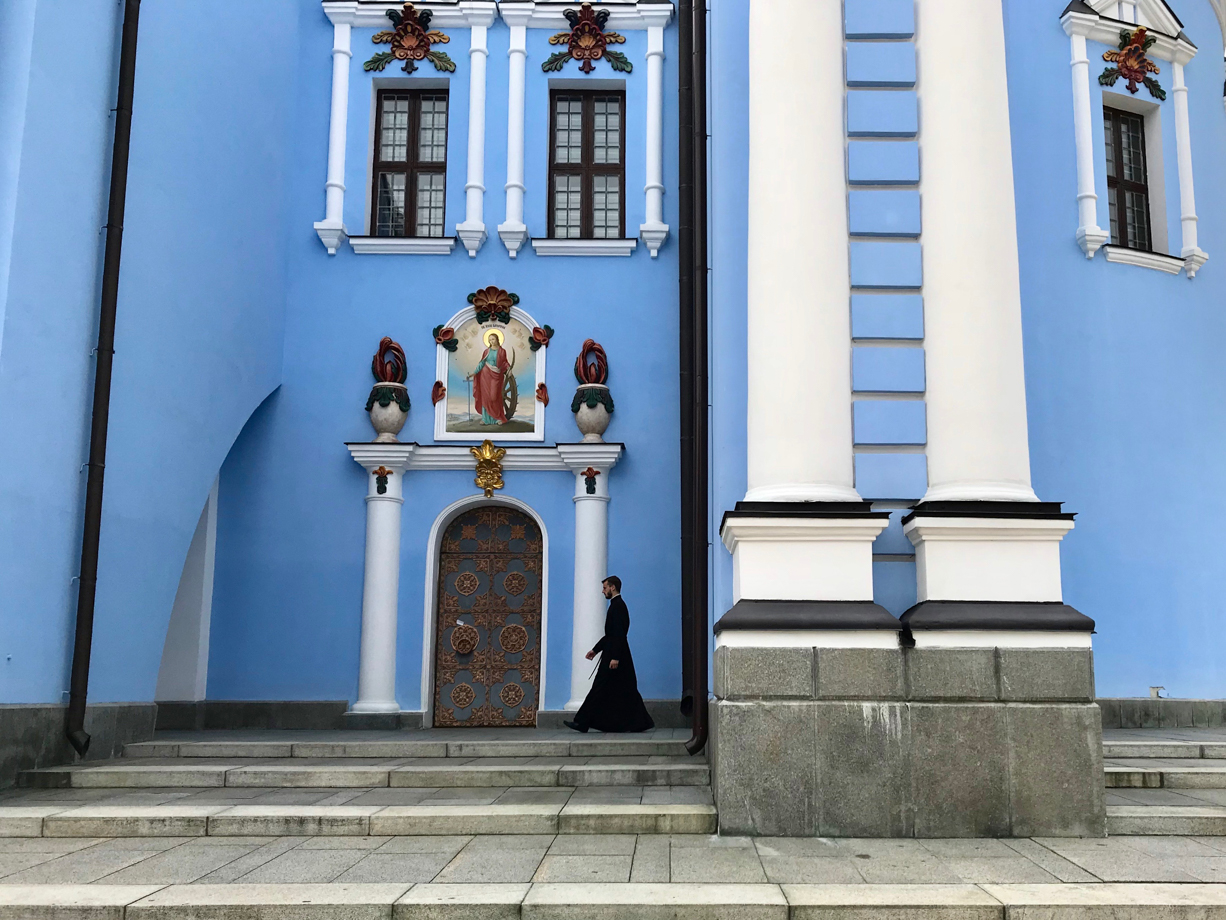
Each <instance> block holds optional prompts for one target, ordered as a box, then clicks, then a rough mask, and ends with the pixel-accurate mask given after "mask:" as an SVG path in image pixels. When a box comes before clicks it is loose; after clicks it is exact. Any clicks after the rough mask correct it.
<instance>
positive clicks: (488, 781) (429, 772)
mask: <svg viewBox="0 0 1226 920" xmlns="http://www.w3.org/2000/svg"><path fill="white" fill-rule="evenodd" d="M558 770H559V768H558V767H530V766H498V765H486V764H480V763H478V764H472V765H465V766H458V767H452V768H451V769H441V768H435V767H397V768H396V769H394V770H392V771H391V773H390V774H389V779H390V782H389V785H391V786H409V787H413V786H440V787H459V786H557V785H559V783H558ZM568 785H574V783H570V784H568Z"/></svg>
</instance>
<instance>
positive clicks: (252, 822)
mask: <svg viewBox="0 0 1226 920" xmlns="http://www.w3.org/2000/svg"><path fill="white" fill-rule="evenodd" d="M378 810H379V809H378V808H377V807H375V806H357V805H336V806H319V805H313V806H305V807H294V806H274V805H236V806H234V807H233V808H230V809H228V810H226V811H225V812H223V813H222V814H216V815H213V816H212V817H210V818H209V835H210V836H214V837H225V836H253V835H265V836H269V837H281V836H288V837H306V836H312V835H315V834H344V835H354V836H364V835H365V834H367V833H369V832H371V830H370V821H371V816H372V815H373V814H374V813H375V812H377V811H378Z"/></svg>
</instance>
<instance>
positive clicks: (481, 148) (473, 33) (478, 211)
mask: <svg viewBox="0 0 1226 920" xmlns="http://www.w3.org/2000/svg"><path fill="white" fill-rule="evenodd" d="M494 12H495V11H494V10H490V11H489V19H490V22H493V20H494ZM488 26H489V23H485V22H482V23H474V24H473V26H472V28H471V30H470V32H469V44H468V66H469V82H468V178H467V180H466V181H465V183H464V222H463V223H460V224H457V225H456V235H457V236H458V237H459V238H460V241H461V242H462V243H463V244H464V248H465V249H466V250H467V251H468V256H469V258H472V259H475V258H476V257H477V252H478V250H480V249H481V246H482V245H483V244H484V243H485V239H486V232H485V82H486V81H485V71H486V63H487V62H488V59H489V56H490V53H489V46H488V32H489V29H488Z"/></svg>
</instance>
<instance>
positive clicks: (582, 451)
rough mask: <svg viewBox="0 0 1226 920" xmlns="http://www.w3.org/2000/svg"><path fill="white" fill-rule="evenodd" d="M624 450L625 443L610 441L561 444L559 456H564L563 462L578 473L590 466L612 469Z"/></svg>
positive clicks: (558, 449) (558, 448)
mask: <svg viewBox="0 0 1226 920" xmlns="http://www.w3.org/2000/svg"><path fill="white" fill-rule="evenodd" d="M623 450H625V445H623V444H617V443H612V444H610V443H608V442H605V443H600V444H582V443H580V444H559V445H558V446H557V451H558V456H559V457H561V458H562V462H563V463H565V464H566V466H567V469H571V470H574V471H575V472H576V473H577V472H579V471H580V470H584V469H587V468H588V467H589V466H593V467H596V468H597V469H610V468H612V467H613V466H615V465H616V464H617V461H618V459H619V458H620V457H621V455H622V451H623Z"/></svg>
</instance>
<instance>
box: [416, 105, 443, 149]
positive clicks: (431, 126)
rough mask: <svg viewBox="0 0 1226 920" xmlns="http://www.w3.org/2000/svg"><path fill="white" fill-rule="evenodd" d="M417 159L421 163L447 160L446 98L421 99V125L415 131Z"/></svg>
mask: <svg viewBox="0 0 1226 920" xmlns="http://www.w3.org/2000/svg"><path fill="white" fill-rule="evenodd" d="M417 138H418V139H417V159H418V160H419V161H421V162H423V163H444V162H446V160H447V97H446V96H422V97H421V123H420V125H419V126H418V131H417Z"/></svg>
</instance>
